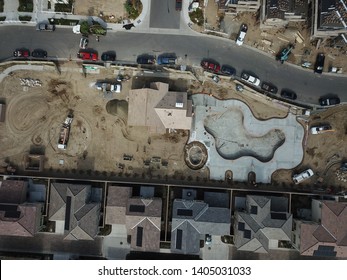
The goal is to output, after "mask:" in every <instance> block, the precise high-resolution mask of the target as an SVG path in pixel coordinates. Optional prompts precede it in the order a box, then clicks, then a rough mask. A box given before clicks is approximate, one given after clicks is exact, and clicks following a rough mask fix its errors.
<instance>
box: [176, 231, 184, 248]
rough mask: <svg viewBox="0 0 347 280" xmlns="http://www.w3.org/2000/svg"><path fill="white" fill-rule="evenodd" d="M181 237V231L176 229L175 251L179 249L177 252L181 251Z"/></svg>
mask: <svg viewBox="0 0 347 280" xmlns="http://www.w3.org/2000/svg"><path fill="white" fill-rule="evenodd" d="M182 236H183V231H182V230H181V229H178V230H177V235H176V249H179V250H181V249H182Z"/></svg>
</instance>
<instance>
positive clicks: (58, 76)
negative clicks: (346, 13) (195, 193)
mask: <svg viewBox="0 0 347 280" xmlns="http://www.w3.org/2000/svg"><path fill="white" fill-rule="evenodd" d="M10 66H11V65H9V66H8V67H10ZM3 67H4V68H5V67H6V65H3ZM44 70H45V71H44V72H41V71H32V70H30V71H29V70H18V71H14V72H11V73H10V75H8V76H7V77H5V78H4V79H3V80H2V82H1V84H0V93H1V96H0V99H1V103H2V104H4V105H6V112H5V115H4V116H5V117H4V121H3V122H1V123H0V132H1V135H2V137H1V145H2V147H3V148H2V149H1V152H0V153H1V155H0V158H1V168H2V171H1V173H2V174H16V175H31V176H51V177H55V176H56V177H65V178H76V179H77V178H85V179H106V180H140V181H147V180H150V181H152V182H155V181H158V182H181V183H183V184H186V183H193V182H195V183H194V184H203V183H206V184H213V182H215V183H217V182H218V184H221V183H222V184H234V183H237V181H242V182H245V183H246V184H247V182H248V179H247V178H249V176H247V174H245V176H244V178H241V179H240V178H238V177H237V176H233V174H232V173H230V171H229V170H225V171H223V174H222V175H220V176H221V177H215V176H212V174H211V169H210V168H211V167H213V161H211V158H209V156H210V155H209V154H208V153H207V150H206V147H205V144H204V145H201V143H204V140H203V139H202V138H201V139H200V138H199V137H198V138H199V139H198V138H196V136H197V135H198V134H196V133H195V132H194V131H191V130H190V129H187V128H184V126H182V125H181V126H180V127H181V128H182V129H174V130H172V129H165V127H162V124H161V123H160V122H158V121H155V122H153V121H147V123H143V121H144V119H147V117H146V118H144V117H140V118H139V117H137V118H135V119H133V118H129V116H131V115H132V116H135V117H136V115H139V114H140V115H141V111H142V110H143V107H144V103H143V102H141V101H140V99H139V100H138V101H136V102H135V103H134V100H133V98H134V96H135V95H136V94H135V95H134V93H136V90H137V89H140V88H144V87H145V88H146V87H148V86H149V85H151V86H153V84H151V82H159V81H160V82H162V83H161V85H165V83H166V84H167V87H168V90H169V93H170V92H186V93H187V94H188V95H186V97H185V98H188V99H184V95H182V98H183V99H180V100H179V101H177V99H175V100H176V101H174V102H176V107H180V108H182V109H184V108H187V107H186V106H187V104H188V105H189V102H191V101H189V100H191V99H192V96H193V95H195V94H199V95H201V94H205V95H206V96H208V97H209V98H212V97H215V98H217V99H219V100H228V101H232V100H235V101H240V102H242V104H244V105H242V106H246V107H247V108H249V109H247V110H250V112H252V115H253V116H254V117H255V118H256V119H258V120H260V121H262V120H264V121H265V120H273V118H276V119H284V118H287V117H288V115H289V114H291V115H292V116H294V117H295V118H296V121H297V122H298V123H297V125H296V126H297V127H298V128H299V129H302V130H303V131H304V134H303V141H302V156H301V157H302V158H301V157H300V158H296V159H295V161H297V164H295V165H294V166H292V167H289V168H290V169H284V168H280V169H279V170H275V171H274V173H272V174H267V175H266V176H270V177H269V178H270V181H271V183H272V187H273V188H274V189H276V188H284V187H285V186H289V187H293V188H297V189H298V190H306V189H307V190H311V189H313V190H315V189H320V190H322V191H323V192H325V191H330V189H331V188H332V186H334V188H335V190H338V189H343V188H345V187H346V186H347V184H346V172H345V171H343V172H342V171H339V170H340V165H341V163H342V162H343V161H345V160H346V155H347V148H346V147H345V145H342V143H344V142H345V141H347V139H346V138H347V127H346V124H345V122H344V121H343V120H345V119H346V117H347V115H346V114H347V113H346V111H347V110H346V106H337V107H335V108H331V109H328V110H324V111H322V112H320V111H317V112H312V114H311V115H310V116H307V115H306V116H305V115H304V110H300V109H298V108H296V109H295V108H294V107H292V106H291V105H290V104H286V103H283V102H280V101H278V100H274V99H271V98H269V97H265V96H263V95H262V94H258V93H256V92H254V91H253V90H251V89H249V88H248V87H245V89H244V91H243V92H242V93H240V92H238V91H237V90H236V89H235V81H233V80H230V79H222V80H221V81H220V82H219V83H218V84H217V83H215V82H214V81H213V80H212V79H211V77H210V75H206V73H204V72H203V70H202V69H196V73H197V76H193V75H192V74H191V73H189V72H182V71H176V70H169V69H167V70H166V74H165V78H163V76H162V74H161V77H158V78H155V77H153V76H151V77H150V78H146V77H145V76H143V74H144V73H143V71H141V70H139V69H137V68H131V67H129V68H126V67H125V68H120V67H114V68H104V67H94V68H93V69H90V70H88V71H85V70H82V68H81V65H80V64H78V63H75V62H67V63H64V64H62V66H61V72H59V71H57V70H56V68H55V67H54V66H53V65H50V64H46V65H44ZM119 75H123V76H127V77H128V78H129V79H128V80H125V81H123V82H121V85H122V90H121V92H119V93H112V94H111V93H107V92H103V91H100V90H98V89H97V88H96V86H95V84H96V82H97V81H98V80H101V79H102V80H105V79H107V80H114V81H115V80H116V77H117V76H119ZM156 86H158V84H156ZM160 87H162V86H160V84H159V88H153V89H151V90H152V91H153V90H155V91H157V90H159V91H160V90H161V89H160ZM146 92H147V94H149V95H148V96H149V97H148V98H150V96H151V95H150V94H151V93H150V90H149V89H146ZM164 92H165V88H164V91H163V93H164ZM139 96H143V94H141V95H139ZM163 96H165V98H164V99H163V101H161V102H164V101H165V100H167V101H165V102H168V100H169V99H168V98H169V97H170V94H169V95H163ZM193 99H194V98H193ZM148 100H149V99H148ZM153 102H158V101H155V100H154V101H153ZM177 102H179V103H177ZM180 102H182V105H180V104H181V103H180ZM187 102H188V103H187ZM169 103H170V102H169ZM147 104H149V103H147ZM160 104H162V105H160ZM165 104H166V103H160V102H159V103H158V106H157V107H156V108H157V109H155V110H157V111H156V112H157V114H158V115H159V116H161V114H163V113H161V112H164V113H165V112H167V110H168V109H166V108H167V107H165V106H164V105H165ZM159 105H160V106H159ZM146 106H149V105H146ZM188 107H189V106H188ZM246 107H245V108H246ZM148 108H149V107H148ZM134 112H136V115H134ZM153 112H154V111H153ZM172 112H173V113H174V111H172ZM2 114H3V111H2ZM170 114H172V113H170ZM170 114H169V116H170ZM187 114H189V112H188V111H187ZM190 114H191V113H190ZM164 115H165V114H164ZM164 115H163V116H164ZM148 116H149V117H150V116H151V115H148ZM198 116H199V115H196V118H198ZM225 116H227V115H225ZM196 121H202V122H204V120H203V119H201V120H196ZM129 122H130V123H131V124H129ZM136 123H137V124H138V125H134V124H136ZM180 123H182V122H180ZM264 123H265V122H264ZM270 123H271V122H269V124H270ZM320 123H329V125H330V126H331V127H332V130H331V131H329V132H326V133H322V134H318V135H311V134H310V132H309V128H310V127H311V126H313V125H317V124H320ZM270 126H271V125H270ZM209 127H210V128H209V129H212V130H213V129H214V128H213V124H212V123H211V125H210V124H209ZM300 127H301V128H300ZM240 129H242V130H243V129H245V128H243V127H240ZM247 129H248V128H247ZM210 132H211V133H212V132H213V131H210ZM274 132H276V135H277V136H278V137H280V138H279V139H277V138H276V139H277V140H276V141H277V142H278V141H279V142H278V145H279V147H280V149H282V146H283V143H285V142H283V134H281V133H282V132H279V131H275V130H274ZM192 133H193V134H194V135H195V138H196V141H197V142H191V140H192V139H193V138H192ZM218 133H223V131H221V132H218ZM276 135H274V136H276ZM211 136H213V133H212V134H211ZM277 136H276V137H277ZM204 137H206V136H204ZM266 137H272V136H271V135H270V134H269V135H268V136H266ZM189 139H190V140H189ZM264 139H266V138H264ZM288 139H290V138H288V136H286V140H287V141H288ZM252 141H259V140H256V139H255V140H252ZM276 141H275V142H276ZM188 142H191V143H193V144H189V145H187V143H188ZM277 142H276V143H277ZM194 143H200V144H194ZM255 144H256V142H255ZM276 145H277V144H276ZM286 145H287V144H286ZM283 147H284V146H283ZM258 148H259V147H258ZM258 148H257V149H258ZM276 149H277V148H276ZM297 149H299V150H300V149H301V144H300V145H299V146H298V148H297ZM299 150H298V151H299ZM228 153H229V151H228ZM228 153H227V154H226V155H225V158H224V159H223V161H226V162H227V161H233V159H229V157H230V155H229V154H228ZM273 153H274V151H272V150H271V153H270V154H268V153H267V152H266V153H265V155H266V156H267V157H268V155H269V157H268V158H266V160H269V159H271V158H272V156H273ZM247 155H248V154H247ZM247 155H246V156H247ZM250 155H252V153H251V154H250ZM237 157H241V159H242V158H243V157H244V155H243V154H242V153H241V154H239V155H238V156H237ZM206 162H209V163H208V164H206ZM300 162H301V163H300ZM296 165H297V166H296ZM252 166H253V164H252ZM309 167H310V168H312V169H313V171H314V173H315V175H314V177H313V178H311V179H310V180H308V181H307V182H304V183H302V184H300V185H299V186H296V185H294V184H293V181H292V175H293V174H294V173H295V172H301V171H302V170H304V169H305V168H309ZM250 171H252V170H250ZM253 171H254V170H253ZM253 171H252V172H253ZM218 172H220V171H218ZM224 172H225V174H224ZM271 172H272V171H271ZM255 173H257V172H255ZM240 174H241V173H240ZM259 174H260V173H258V176H259ZM218 176H219V175H218ZM259 178H261V177H259ZM253 179H256V177H254V178H253ZM253 179H252V180H253ZM266 180H268V179H266ZM266 180H265V181H266ZM262 181H264V180H262ZM265 181H264V182H265Z"/></svg>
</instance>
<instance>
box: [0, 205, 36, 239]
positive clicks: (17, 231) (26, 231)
mask: <svg viewBox="0 0 347 280" xmlns="http://www.w3.org/2000/svg"><path fill="white" fill-rule="evenodd" d="M40 219H41V204H39V203H33V204H20V205H10V204H0V235H10V236H23V237H32V236H34V234H35V233H36V232H37V231H38V230H39V227H40Z"/></svg>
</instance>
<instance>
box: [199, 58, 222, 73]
mask: <svg viewBox="0 0 347 280" xmlns="http://www.w3.org/2000/svg"><path fill="white" fill-rule="evenodd" d="M200 65H201V67H202V68H203V69H204V70H205V71H208V72H212V73H219V71H220V65H219V63H218V62H213V61H210V60H206V59H203V60H202V61H201V63H200Z"/></svg>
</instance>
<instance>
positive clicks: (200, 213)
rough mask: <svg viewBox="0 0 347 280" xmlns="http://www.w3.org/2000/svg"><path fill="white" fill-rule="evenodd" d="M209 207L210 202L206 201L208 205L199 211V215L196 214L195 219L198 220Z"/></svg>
mask: <svg viewBox="0 0 347 280" xmlns="http://www.w3.org/2000/svg"><path fill="white" fill-rule="evenodd" d="M208 208H209V206H208V204H207V203H206V205H205V206H204V208H203V209H202V210H201V211H200V212H199V213H198V215H196V216H195V219H194V220H195V221H196V220H198V219H199V218H200V217H201V216H202V215H203V214H204V213H205V212H206V211H207V209H208Z"/></svg>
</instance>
